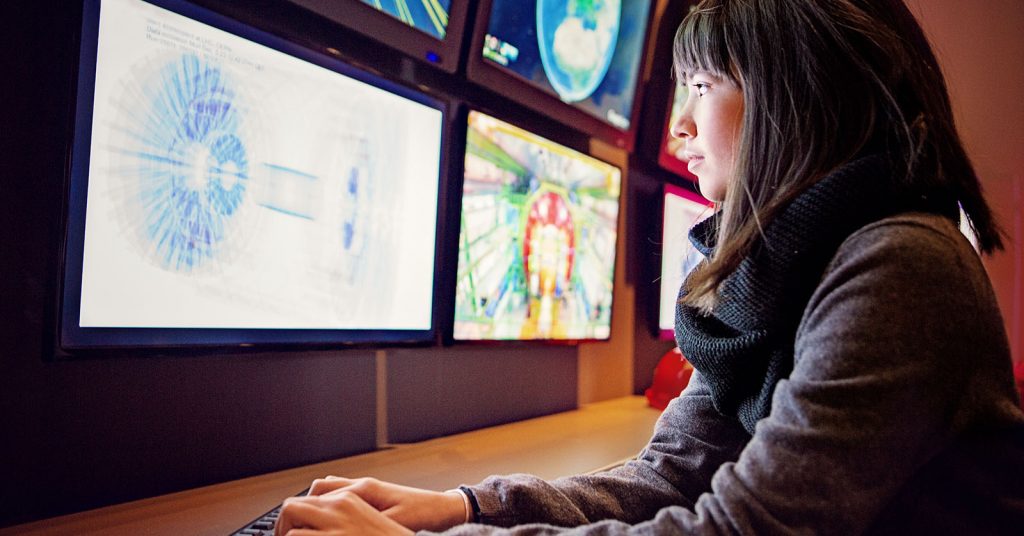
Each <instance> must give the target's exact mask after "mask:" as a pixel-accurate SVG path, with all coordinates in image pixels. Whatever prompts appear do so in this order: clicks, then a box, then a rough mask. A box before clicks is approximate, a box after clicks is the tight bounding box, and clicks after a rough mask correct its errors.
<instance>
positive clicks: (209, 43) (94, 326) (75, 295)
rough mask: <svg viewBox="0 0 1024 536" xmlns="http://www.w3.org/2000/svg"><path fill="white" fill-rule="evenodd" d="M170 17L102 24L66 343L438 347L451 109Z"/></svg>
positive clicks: (107, 15) (122, 13) (74, 208)
mask: <svg viewBox="0 0 1024 536" xmlns="http://www.w3.org/2000/svg"><path fill="white" fill-rule="evenodd" d="M160 4H161V5H155V4H152V3H148V2H143V1H140V0H103V1H102V2H101V3H96V2H90V3H88V9H87V10H86V13H87V16H86V19H87V21H86V26H87V28H86V31H85V32H84V34H85V36H86V37H85V39H84V43H83V54H82V66H83V67H82V74H83V75H82V76H80V87H79V99H80V100H79V114H78V117H77V123H76V138H75V148H74V155H73V162H72V178H71V197H70V201H69V230H68V243H67V251H68V257H67V260H66V266H65V274H66V279H65V301H64V309H63V311H64V312H63V315H64V316H63V319H62V320H63V321H62V342H63V343H64V345H65V346H70V347H75V346H92V345H115V346H116V345H120V344H127V345H158V346H159V345H181V344H184V345H188V344H203V343H215V344H216V343H228V344H231V343H258V342H320V341H325V342H359V341H376V340H381V341H384V340H394V339H403V338H413V339H415V338H424V337H428V336H429V334H430V331H431V330H432V329H433V323H432V320H433V318H432V302H433V288H434V287H433V275H434V266H435V248H434V246H435V232H436V228H437V206H438V203H437V200H438V188H439V174H440V156H441V147H442V140H441V131H442V108H441V107H440V105H439V103H436V102H431V101H429V100H427V99H425V98H423V97H422V96H417V95H416V94H414V93H411V92H409V91H407V90H404V89H401V88H399V87H397V86H393V85H390V84H388V83H386V82H384V81H381V80H373V79H370V78H368V77H365V76H361V75H360V73H357V72H354V71H347V70H346V69H345V66H344V65H343V64H340V63H330V62H331V60H329V59H326V58H325V59H323V60H322V61H323V63H322V64H317V63H314V62H313V61H314V60H316V59H317V57H314V56H309V57H308V58H306V59H303V58H301V57H297V56H302V55H303V51H302V49H298V48H294V49H290V48H289V46H288V45H287V44H286V43H283V42H276V41H273V40H272V39H270V37H269V36H263V35H262V34H258V33H248V32H246V29H245V28H242V27H233V26H232V24H231V21H226V20H222V19H220V18H218V17H216V16H213V15H212V14H209V13H207V12H205V11H202V10H199V9H198V8H195V7H194V6H191V5H188V4H183V3H177V2H167V3H160ZM161 6H163V7H161ZM93 17H95V22H94V23H93V24H95V26H92V25H90V20H89V19H92V18H93ZM196 19H201V20H204V21H206V22H200V20H196ZM211 21H213V22H217V23H219V26H222V27H228V28H230V29H233V30H235V32H234V33H232V32H231V31H226V30H225V29H222V28H221V27H218V26H217V25H213V24H212V23H211V24H208V23H207V22H211ZM93 28H94V29H93ZM90 29H92V31H90ZM240 33H246V34H247V37H242V36H241V35H239V34H240ZM260 37H263V38H264V39H265V40H266V42H267V43H270V44H273V45H277V47H278V48H275V47H271V46H267V45H266V44H263V43H261V42H258V41H261V40H263V39H260ZM90 44H91V45H92V46H94V47H95V48H94V49H93V50H90ZM307 60H309V61H307ZM91 65H94V66H95V71H94V76H93V75H92V74H91V73H89V72H88V71H89V69H88V67H89V66H91Z"/></svg>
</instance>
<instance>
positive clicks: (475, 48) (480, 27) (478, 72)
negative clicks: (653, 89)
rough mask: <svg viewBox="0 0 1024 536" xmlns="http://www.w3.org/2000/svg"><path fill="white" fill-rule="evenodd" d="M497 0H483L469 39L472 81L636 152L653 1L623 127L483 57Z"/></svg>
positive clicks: (616, 145) (467, 69)
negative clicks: (627, 123) (627, 119)
mask: <svg viewBox="0 0 1024 536" xmlns="http://www.w3.org/2000/svg"><path fill="white" fill-rule="evenodd" d="M493 2H494V0H481V2H480V5H479V6H478V7H477V14H476V21H475V24H474V26H473V37H472V39H471V40H470V41H469V46H468V49H469V51H468V59H467V61H466V74H467V78H469V80H470V81H472V82H474V83H476V84H478V85H480V86H483V87H485V88H488V89H490V90H492V91H494V92H496V93H498V94H501V95H503V96H505V97H507V98H509V99H511V100H514V101H516V102H518V103H519V104H522V105H524V106H527V107H529V108H531V109H533V110H535V111H538V112H540V113H543V114H545V115H547V116H550V117H552V118H554V119H555V120H556V121H558V122H560V123H562V124H563V125H566V126H569V127H571V128H574V129H577V130H579V131H581V132H584V133H586V134H588V135H590V136H593V137H596V138H599V139H602V140H604V141H606V142H607V143H610V144H612V145H614V146H615V147H618V148H621V149H625V150H627V151H632V150H633V148H634V146H635V143H636V136H637V130H638V126H639V123H640V115H641V114H640V110H641V102H642V101H643V98H644V86H645V84H644V80H643V75H644V65H646V63H647V58H648V53H649V49H650V45H651V41H652V36H651V24H652V21H653V19H654V15H655V11H656V10H655V6H654V5H653V4H652V5H651V8H650V10H649V11H648V14H647V21H646V22H645V24H644V39H643V45H642V50H641V53H640V61H639V64H638V67H637V69H638V71H637V78H636V86H635V87H634V94H633V106H632V109H631V110H630V113H629V117H630V123H629V124H630V126H629V128H628V129H626V130H622V129H620V128H618V127H616V126H614V125H612V124H611V123H608V122H606V121H604V120H602V119H600V118H598V117H595V116H594V115H591V114H590V113H587V112H586V111H584V110H581V109H579V108H577V107H575V106H573V105H572V104H569V103H565V102H562V101H561V100H560V99H559V98H558V97H556V96H554V95H552V94H550V93H547V92H545V91H544V90H542V89H540V88H538V87H537V86H535V85H534V84H532V83H530V82H528V81H526V80H524V79H523V78H521V77H519V76H517V75H515V74H514V73H511V72H508V71H506V70H503V69H501V68H499V67H498V66H495V65H492V64H491V63H490V62H488V61H487V60H485V59H484V58H483V46H484V39H485V37H486V35H487V29H488V25H489V24H490V14H491V7H492V4H493Z"/></svg>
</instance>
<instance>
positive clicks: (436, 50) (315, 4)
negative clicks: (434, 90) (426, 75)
mask: <svg viewBox="0 0 1024 536" xmlns="http://www.w3.org/2000/svg"><path fill="white" fill-rule="evenodd" d="M287 1H288V2H291V3H292V4H295V5H297V6H300V7H302V8H303V9H306V10H307V11H310V12H312V13H315V14H317V15H319V16H321V17H324V18H326V19H328V20H330V21H332V22H334V23H336V24H340V25H342V26H344V27H345V28H348V29H349V30H352V31H355V32H358V33H360V34H362V35H364V36H366V37H369V38H371V39H373V40H375V41H379V42H381V43H383V44H384V45H386V46H388V47H390V48H393V49H395V50H398V51H400V52H402V53H404V54H406V55H408V56H410V57H412V58H416V59H417V60H419V61H422V62H424V63H426V64H428V65H432V66H434V67H436V68H438V69H441V70H442V71H445V72H447V73H455V72H456V71H458V69H459V66H460V63H461V61H460V60H461V55H462V43H463V40H464V37H465V33H466V27H467V26H468V24H467V19H468V11H469V4H470V2H471V0H452V4H451V7H450V8H449V13H448V25H447V27H446V30H445V37H444V39H440V40H439V39H437V38H436V37H434V36H432V35H430V34H427V33H426V32H423V31H422V30H419V29H417V28H415V27H413V26H409V25H407V24H405V23H404V22H402V21H400V20H398V19H396V18H394V17H392V16H391V15H390V14H388V13H385V12H382V11H379V10H377V9H375V8H373V7H372V6H369V5H366V4H364V3H363V2H361V1H360V0H287Z"/></svg>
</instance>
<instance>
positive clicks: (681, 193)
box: [658, 184, 714, 339]
mask: <svg viewBox="0 0 1024 536" xmlns="http://www.w3.org/2000/svg"><path fill="white" fill-rule="evenodd" d="M664 200H665V204H664V208H663V219H662V222H663V227H662V234H661V278H660V281H661V299H660V300H659V303H660V304H661V307H660V310H659V313H658V331H659V332H660V336H661V338H664V339H671V338H673V330H674V327H675V320H676V301H677V300H678V298H679V289H680V288H681V287H682V286H683V280H684V279H686V276H687V275H688V274H689V273H690V271H692V270H693V269H694V268H695V267H696V266H697V264H699V263H700V262H701V261H702V260H704V256H703V255H702V254H701V253H700V251H697V248H695V247H694V246H693V244H692V243H690V239H689V236H688V235H689V233H690V228H691V227H693V226H694V225H696V224H697V223H698V222H700V221H701V220H703V219H704V218H706V217H708V216H710V215H711V214H712V213H713V212H714V208H713V205H712V203H711V202H710V201H708V200H706V199H704V198H703V197H701V196H700V195H699V194H696V193H694V192H692V191H690V190H687V189H685V188H680V187H679V186H675V185H671V184H666V185H665V193H664Z"/></svg>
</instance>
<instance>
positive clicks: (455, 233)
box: [442, 104, 627, 347]
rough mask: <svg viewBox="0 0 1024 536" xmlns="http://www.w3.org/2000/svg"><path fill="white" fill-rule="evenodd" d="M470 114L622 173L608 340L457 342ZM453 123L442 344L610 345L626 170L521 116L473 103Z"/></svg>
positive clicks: (568, 134) (568, 135)
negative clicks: (456, 142) (454, 146)
mask: <svg viewBox="0 0 1024 536" xmlns="http://www.w3.org/2000/svg"><path fill="white" fill-rule="evenodd" d="M472 112H478V113H481V114H483V115H486V116H489V117H492V118H494V119H497V120H499V121H503V122H505V123H508V124H510V125H512V126H514V127H517V128H520V129H522V130H525V131H527V132H530V133H531V134H534V135H536V136H539V137H541V138H544V139H547V140H548V141H550V142H552V143H556V144H559V145H562V146H564V147H566V148H568V149H572V150H574V151H577V152H579V153H581V154H584V155H587V156H589V157H590V158H593V159H595V160H598V161H601V162H603V163H605V164H607V165H609V166H612V167H615V168H617V169H618V170H619V172H620V173H621V179H620V192H619V200H618V211H617V212H616V219H615V232H616V237H615V259H614V261H613V263H612V266H613V268H612V306H611V310H610V312H609V317H608V328H609V330H608V337H605V338H575V339H570V338H565V339H554V338H534V339H459V338H455V332H454V327H455V305H456V296H455V292H456V286H457V284H458V257H459V235H460V234H461V232H462V229H461V225H460V222H461V217H462V193H463V186H464V181H465V169H464V168H465V158H466V150H467V147H468V146H467V143H466V137H467V135H468V130H469V114H470V113H472ZM453 120H454V123H455V125H456V128H458V129H459V136H458V140H459V149H458V155H455V157H453V159H452V166H451V167H452V177H453V179H452V182H451V184H452V186H451V193H450V195H451V197H450V198H449V203H450V204H449V209H450V210H449V218H448V225H449V226H450V227H449V229H450V230H449V232H448V235H447V237H446V246H447V248H448V249H450V250H451V253H450V255H448V257H450V260H449V263H448V264H447V266H446V268H445V270H446V272H447V273H448V274H449V277H447V278H445V282H444V283H445V296H446V297H447V298H448V300H447V303H446V310H445V312H444V320H445V325H444V328H443V331H442V343H443V344H444V345H446V346H450V345H460V346H461V345H467V346H470V345H476V346H513V347H514V346H577V345H579V344H581V343H595V342H598V343H603V342H609V341H610V340H611V338H612V336H613V335H614V333H613V330H612V327H613V326H614V325H615V303H616V298H619V299H621V297H619V296H618V293H617V292H616V290H618V289H617V285H616V284H615V281H616V279H617V278H619V277H622V274H620V272H621V270H619V267H618V263H619V260H620V259H619V256H620V255H621V251H620V249H621V248H622V241H623V240H625V236H623V233H622V229H621V225H622V218H623V214H622V212H623V210H624V209H623V200H624V199H623V198H624V197H625V186H626V184H627V178H626V175H627V169H625V168H624V167H623V166H620V165H618V164H615V163H613V162H609V161H608V160H607V159H604V158H600V157H599V156H596V155H594V154H593V152H592V151H591V150H590V149H589V147H585V145H586V140H585V139H582V140H581V138H580V137H579V136H575V137H574V136H573V134H572V133H571V132H566V131H564V130H559V131H556V130H552V129H550V128H545V126H544V125H542V124H540V123H536V122H533V121H529V120H527V119H525V118H524V117H521V116H515V117H513V116H512V115H510V114H508V113H503V112H498V111H495V110H494V109H491V108H488V107H484V106H477V105H475V104H472V105H465V106H461V107H460V108H459V109H458V111H457V113H456V114H453Z"/></svg>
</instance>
